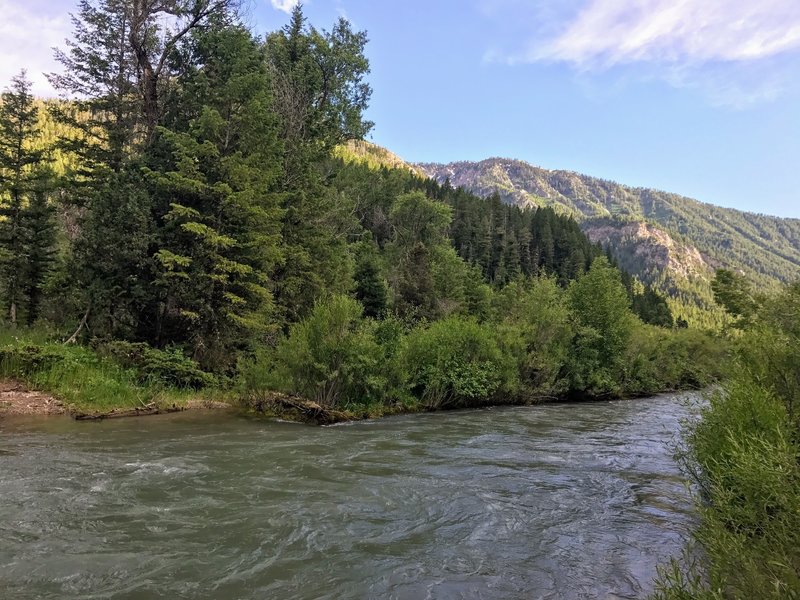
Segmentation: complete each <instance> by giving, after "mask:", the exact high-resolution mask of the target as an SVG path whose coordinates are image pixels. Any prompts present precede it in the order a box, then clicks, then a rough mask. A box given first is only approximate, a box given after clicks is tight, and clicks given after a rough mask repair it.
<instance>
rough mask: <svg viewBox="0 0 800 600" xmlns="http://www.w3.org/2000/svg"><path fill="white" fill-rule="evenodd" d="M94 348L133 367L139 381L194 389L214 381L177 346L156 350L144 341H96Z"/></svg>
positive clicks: (215, 381) (213, 383)
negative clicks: (97, 342)
mask: <svg viewBox="0 0 800 600" xmlns="http://www.w3.org/2000/svg"><path fill="white" fill-rule="evenodd" d="M97 349H98V351H99V352H100V354H102V355H103V356H108V357H109V358H111V359H112V360H114V361H115V362H116V363H118V364H119V365H120V366H122V367H124V368H127V369H134V370H135V371H136V372H137V373H138V374H139V378H140V380H141V381H142V382H152V381H154V380H155V381H158V382H160V383H162V384H164V385H167V386H171V387H177V388H187V389H195V390H196V389H201V388H204V387H212V386H214V385H215V384H216V383H217V379H216V378H215V377H214V375H212V374H211V373H207V372H205V371H203V370H202V369H201V368H200V365H198V364H197V363H196V362H195V361H193V360H192V359H191V358H189V357H187V356H186V355H184V354H183V352H182V351H181V350H180V349H179V348H172V349H168V350H157V349H156V348H152V347H150V346H148V345H147V344H142V343H132V342H123V341H113V342H107V343H102V344H98V345H97Z"/></svg>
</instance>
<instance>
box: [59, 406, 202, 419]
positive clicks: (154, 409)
mask: <svg viewBox="0 0 800 600" xmlns="http://www.w3.org/2000/svg"><path fill="white" fill-rule="evenodd" d="M184 410H186V409H185V408H184V407H182V406H177V405H175V404H173V405H172V406H167V407H163V406H158V405H157V404H156V403H155V402H151V403H150V404H146V405H144V406H137V407H136V408H130V409H123V410H120V409H114V410H110V411H107V412H95V413H72V418H73V419H75V420H76V421H102V420H104V419H121V418H123V417H145V416H149V415H161V414H168V413H176V412H182V411H184Z"/></svg>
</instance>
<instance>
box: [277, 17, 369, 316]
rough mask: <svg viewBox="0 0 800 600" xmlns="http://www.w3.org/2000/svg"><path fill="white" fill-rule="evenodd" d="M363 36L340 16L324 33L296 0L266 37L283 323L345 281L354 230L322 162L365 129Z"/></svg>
mask: <svg viewBox="0 0 800 600" xmlns="http://www.w3.org/2000/svg"><path fill="white" fill-rule="evenodd" d="M366 42H367V37H366V34H365V33H364V32H358V33H356V32H353V31H352V29H351V27H350V24H349V23H347V21H344V20H340V21H339V22H338V23H337V25H336V26H335V27H334V29H333V31H331V32H330V33H328V32H325V31H322V32H320V31H317V30H316V29H314V28H313V27H308V26H307V24H306V20H305V17H304V16H303V12H302V7H301V6H297V7H296V8H295V9H294V11H293V13H292V18H291V21H290V23H289V24H288V25H287V26H286V27H285V28H284V29H283V30H281V31H278V32H275V33H273V34H271V35H269V36H268V37H267V40H266V48H265V49H266V54H267V65H268V69H269V77H270V84H271V88H272V97H273V100H274V106H275V110H276V112H277V114H278V117H279V122H280V129H281V131H280V138H281V140H282V141H283V144H284V154H283V163H284V165H283V166H284V168H283V174H282V178H281V191H282V192H283V204H282V207H283V209H284V218H283V224H282V230H281V237H282V241H283V249H284V253H285V259H284V260H283V261H282V262H281V263H280V264H279V265H278V266H277V268H276V269H275V271H274V273H273V280H274V282H275V285H274V289H275V299H276V303H277V304H278V309H279V310H280V312H281V318H282V320H283V321H284V323H285V324H286V323H290V322H293V321H297V320H299V319H301V318H303V317H304V316H305V315H307V314H308V312H309V311H310V310H311V309H313V307H314V302H315V300H316V299H317V298H319V297H321V296H322V295H323V294H324V293H325V292H326V291H327V292H334V293H343V292H346V291H348V290H349V289H351V282H352V264H351V257H350V253H349V252H348V248H347V242H348V239H349V238H351V237H352V234H354V233H357V231H358V223H357V221H356V219H355V213H356V211H355V208H354V206H353V204H354V203H353V202H352V199H350V198H348V197H347V196H342V195H340V194H336V193H332V190H331V189H330V188H329V187H328V185H327V182H326V181H325V171H324V162H325V161H326V160H327V159H328V158H329V156H330V153H331V151H332V150H333V148H334V147H335V146H337V145H338V144H340V143H341V142H343V141H345V140H348V139H358V138H361V137H363V136H364V135H365V134H366V133H367V132H368V131H369V129H370V128H371V127H372V124H371V123H370V122H368V121H366V120H364V118H363V113H364V111H365V110H366V107H367V103H368V101H369V97H370V94H371V89H370V87H369V85H368V84H367V83H366V82H365V81H364V77H365V76H366V75H367V73H369V61H368V60H367V58H366V57H365V55H364V47H365V45H366Z"/></svg>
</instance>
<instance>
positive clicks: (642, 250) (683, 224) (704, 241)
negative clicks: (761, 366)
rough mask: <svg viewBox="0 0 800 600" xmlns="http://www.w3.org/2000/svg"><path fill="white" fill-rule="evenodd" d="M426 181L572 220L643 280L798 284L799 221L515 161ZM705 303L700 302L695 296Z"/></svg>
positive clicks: (440, 171)
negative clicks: (721, 273) (731, 274)
mask: <svg viewBox="0 0 800 600" xmlns="http://www.w3.org/2000/svg"><path fill="white" fill-rule="evenodd" d="M416 166H417V167H418V168H419V169H421V170H422V171H424V172H425V174H427V175H428V176H430V177H431V178H433V179H435V180H437V181H439V182H444V181H446V180H449V181H450V183H451V185H453V186H455V187H464V188H466V189H469V190H471V191H473V192H475V193H477V194H480V195H483V196H490V195H494V194H497V195H499V196H500V198H501V199H502V200H503V201H505V202H508V203H510V204H516V205H519V206H552V207H554V208H556V209H557V210H559V211H563V212H565V213H568V214H570V215H572V216H574V217H575V218H576V219H577V220H578V221H579V222H580V224H581V228H582V229H583V230H584V231H585V232H586V233H587V234H588V235H589V237H590V238H591V239H592V240H594V241H596V242H600V243H603V244H607V245H610V246H611V247H612V249H613V251H614V252H615V253H616V254H617V256H618V259H619V260H620V262H621V264H622V265H623V266H624V267H626V268H627V269H629V270H630V271H631V272H633V273H635V274H638V275H640V276H641V277H642V278H643V279H644V280H648V281H653V280H657V279H659V278H661V279H662V280H663V283H664V286H665V287H666V288H670V287H673V286H677V287H679V288H681V289H685V285H683V284H680V283H679V282H681V281H685V280H688V281H695V282H699V283H700V285H701V286H702V287H705V286H703V285H702V282H703V280H707V279H708V278H709V277H710V276H711V275H712V274H713V270H714V269H715V268H718V267H726V268H731V269H734V270H737V271H741V272H743V273H744V274H746V275H748V276H749V277H750V278H751V279H752V280H753V281H755V282H758V283H759V284H762V285H768V286H771V285H774V284H775V283H776V282H778V281H783V282H786V281H793V280H796V279H797V278H798V277H800V219H782V218H779V217H772V216H767V215H761V214H754V213H748V212H742V211H739V210H734V209H730V208H721V207H718V206H713V205H710V204H705V203H702V202H699V201H697V200H693V199H691V198H686V197H684V196H679V195H677V194H671V193H668V192H662V191H658V190H653V189H647V188H633V187H629V186H625V185H620V184H618V183H614V182H612V181H607V180H604V179H598V178H596V177H589V176H587V175H581V174H579V173H574V172H571V171H554V170H549V169H543V168H540V167H536V166H534V165H531V164H529V163H526V162H524V161H520V160H511V159H504V158H490V159H488V160H483V161H480V162H455V163H450V164H446V165H443V164H433V163H425V164H419V165H416ZM703 295H705V294H703Z"/></svg>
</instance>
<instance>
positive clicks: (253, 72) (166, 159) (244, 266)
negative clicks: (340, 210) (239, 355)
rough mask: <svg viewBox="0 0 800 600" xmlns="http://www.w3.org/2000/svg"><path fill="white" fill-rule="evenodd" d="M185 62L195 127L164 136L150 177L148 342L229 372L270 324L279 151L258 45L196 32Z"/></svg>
mask: <svg viewBox="0 0 800 600" xmlns="http://www.w3.org/2000/svg"><path fill="white" fill-rule="evenodd" d="M187 54H188V57H187V58H188V60H190V61H191V62H190V63H189V64H187V65H186V66H185V67H184V72H185V75H184V77H183V78H182V80H181V82H180V83H181V84H182V86H183V87H184V89H185V90H186V93H187V95H189V98H187V100H186V104H187V106H188V107H191V106H195V107H196V108H195V109H194V110H195V111H196V114H197V116H196V118H194V119H191V120H189V122H188V130H187V131H172V130H170V129H167V128H161V129H159V130H158V136H157V139H156V142H155V143H154V145H153V147H152V148H151V150H150V151H149V152H148V156H147V159H148V163H147V168H146V169H145V173H146V174H147V176H148V181H150V183H151V184H152V191H151V193H152V196H153V198H154V207H153V210H154V213H155V215H156V222H157V223H158V225H159V228H158V230H157V232H156V239H155V247H154V251H155V273H156V279H155V287H156V289H157V290H158V293H157V294H156V296H155V297H154V298H152V299H151V302H150V305H149V308H148V322H153V323H154V324H155V327H154V328H153V332H154V334H155V335H154V337H152V338H150V339H151V341H152V342H153V343H155V344H157V345H162V344H164V343H166V342H180V343H185V344H188V345H190V347H191V351H192V354H193V357H194V358H195V359H197V360H199V361H200V362H201V363H202V364H204V365H206V366H209V367H213V366H216V367H220V366H230V363H231V360H232V359H233V354H232V352H231V350H235V349H236V348H243V347H246V346H247V345H248V343H249V342H250V341H251V340H252V339H253V337H254V336H255V335H258V334H259V333H260V332H265V331H267V330H268V329H269V328H270V322H271V307H272V295H271V290H270V285H271V283H270V280H269V274H270V272H271V271H272V270H273V268H274V266H275V264H276V263H278V262H279V261H280V260H281V252H280V248H279V241H280V218H281V210H280V208H279V203H280V199H279V196H278V194H277V193H276V191H275V190H276V185H277V184H276V181H277V179H278V177H279V175H280V172H281V162H280V151H281V146H280V143H279V141H278V136H277V133H278V129H277V124H276V120H275V118H274V115H273V113H272V112H271V110H270V93H269V87H268V79H267V78H266V73H265V71H264V63H263V55H262V52H261V48H260V47H259V44H258V42H257V41H256V40H255V39H253V37H252V35H251V34H250V33H249V32H248V31H246V30H244V29H242V28H239V27H229V26H225V25H224V24H222V26H221V27H220V28H212V29H210V30H206V31H203V32H198V33H197V34H196V36H195V37H194V38H193V40H192V43H191V46H190V48H187ZM168 124H169V123H168ZM175 125H176V127H180V126H181V120H176V122H175ZM140 335H142V336H144V335H146V332H144V331H142V332H141V334H140Z"/></svg>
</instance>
